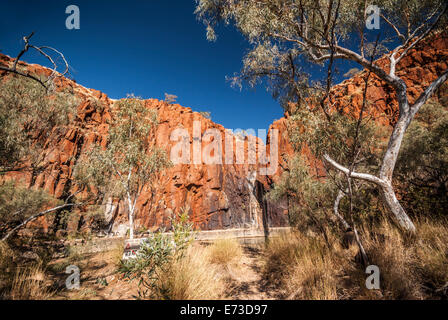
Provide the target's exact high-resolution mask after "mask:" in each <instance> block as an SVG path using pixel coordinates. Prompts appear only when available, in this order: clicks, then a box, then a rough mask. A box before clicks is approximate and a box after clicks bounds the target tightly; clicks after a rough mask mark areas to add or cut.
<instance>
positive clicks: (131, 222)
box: [128, 194, 135, 240]
mask: <svg viewBox="0 0 448 320" xmlns="http://www.w3.org/2000/svg"><path fill="white" fill-rule="evenodd" d="M128 208H129V239H131V240H132V239H134V211H135V206H133V205H132V200H131V196H130V195H129V194H128Z"/></svg>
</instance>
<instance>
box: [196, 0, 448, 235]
mask: <svg viewBox="0 0 448 320" xmlns="http://www.w3.org/2000/svg"><path fill="white" fill-rule="evenodd" d="M370 4H371V3H369V2H368V1H367V0H257V1H253V0H197V7H196V11H195V13H196V15H197V17H198V19H199V20H201V21H203V22H204V23H205V25H206V29H207V38H208V39H209V40H215V39H216V34H215V27H216V25H217V24H218V23H220V22H223V23H224V24H233V25H234V26H235V27H236V28H237V30H238V31H239V32H241V33H242V34H243V35H244V37H245V38H246V39H247V41H248V42H249V44H250V46H251V49H250V51H249V52H248V53H247V54H246V56H245V57H244V59H243V67H242V70H241V72H240V73H239V74H237V75H235V76H234V77H232V78H231V80H232V82H233V84H235V85H241V83H242V82H243V81H245V82H248V84H249V85H250V86H255V85H257V84H259V83H260V82H262V81H263V80H267V85H268V88H269V89H270V90H271V91H272V93H273V95H274V97H276V98H279V99H280V101H281V102H282V103H283V104H284V105H286V104H287V103H288V102H294V103H296V104H297V105H302V106H306V105H307V103H306V101H307V98H309V97H310V96H312V95H315V94H316V93H317V92H319V90H317V89H318V88H316V86H314V85H313V84H314V83H313V81H311V80H310V72H311V69H312V66H313V65H320V66H327V67H328V73H327V81H326V88H324V89H325V90H324V92H325V93H324V94H323V98H322V100H321V101H322V102H325V101H327V102H328V99H327V98H328V92H329V88H330V86H331V81H329V80H331V77H332V72H333V69H334V68H332V64H333V62H334V61H336V60H340V59H343V60H347V61H351V62H354V63H356V64H358V65H359V66H361V67H363V68H365V69H367V70H369V71H370V72H371V73H373V74H375V75H376V76H377V77H379V78H380V79H381V80H383V81H384V82H385V83H386V84H387V85H388V86H390V87H391V88H392V89H393V91H394V92H395V95H396V98H397V101H398V107H399V110H398V111H399V112H398V119H397V121H396V123H395V126H394V128H393V131H392V133H391V135H390V137H389V142H388V145H387V147H386V149H385V152H384V155H383V157H382V161H381V164H380V168H379V170H378V172H377V173H376V174H372V173H364V172H356V171H355V170H351V168H350V167H349V166H348V165H347V164H345V165H344V164H341V163H339V162H337V161H336V160H334V159H335V158H336V157H337V156H338V155H330V154H328V153H325V152H323V156H322V157H323V159H324V160H325V161H326V163H328V164H329V165H331V166H332V167H333V168H334V169H336V170H338V171H340V172H342V173H344V174H345V175H347V176H348V177H350V178H351V179H358V180H362V181H366V182H369V183H373V184H374V185H376V186H377V187H378V188H379V190H380V192H381V194H382V196H383V198H384V202H385V204H386V205H387V207H388V208H389V209H390V211H391V212H392V213H393V215H394V216H395V218H396V219H397V221H398V222H399V224H400V226H401V227H402V228H404V229H405V230H408V231H411V232H415V226H414V224H413V223H412V221H411V219H410V218H409V216H408V215H407V213H406V212H405V210H404V209H403V207H402V206H401V204H400V202H399V201H398V199H397V197H396V194H395V191H394V188H393V184H392V178H393V173H394V168H395V164H396V161H397V157H398V154H399V150H400V146H401V143H402V140H403V137H404V134H405V132H406V129H407V128H408V126H409V125H410V123H411V121H412V120H413V119H414V117H415V115H416V114H417V112H418V111H419V109H420V108H421V106H422V105H423V104H424V103H425V102H426V101H427V100H428V99H429V98H430V97H431V95H432V94H433V93H434V92H435V91H436V90H437V89H438V88H439V87H440V86H441V85H442V84H443V83H444V82H445V81H446V79H447V77H448V70H445V71H443V72H442V73H441V74H440V75H439V76H438V78H437V79H436V80H435V81H434V82H432V83H431V84H430V85H428V86H427V87H426V88H425V90H424V91H423V92H422V93H421V95H420V96H419V97H418V98H417V99H416V100H415V101H414V102H413V103H410V102H409V100H408V95H407V93H408V88H407V86H406V83H405V81H404V80H403V76H404V75H403V74H400V76H398V75H397V72H396V68H397V65H398V64H399V63H400V61H402V60H403V59H404V58H405V57H406V56H407V55H408V54H409V53H410V51H411V50H412V49H413V48H415V47H416V46H417V45H418V44H420V43H421V42H422V41H424V40H425V39H427V38H428V37H429V36H431V35H432V34H434V33H435V32H439V31H440V30H443V28H444V27H445V26H446V22H447V14H446V13H447V4H446V2H445V1H444V0H409V1H408V0H378V1H374V3H372V4H375V5H376V6H377V7H378V8H379V9H380V10H379V15H380V17H381V22H382V24H383V25H385V26H386V28H384V27H383V28H384V29H385V30H386V31H387V32H384V34H390V36H388V37H384V36H383V37H381V38H379V37H377V33H375V35H373V33H374V32H372V31H370V30H369V29H368V28H367V25H366V20H367V19H368V18H369V11H368V10H367V9H370V8H369V5H370ZM373 38H377V40H373ZM378 40H379V41H378ZM377 42H379V43H377ZM374 43H376V44H374ZM374 47H375V50H372V48H374ZM378 49H379V50H378ZM372 51H377V52H378V54H385V56H386V57H387V59H388V65H387V66H380V65H378V64H376V63H372V59H371V58H372ZM320 105H321V109H322V111H323V112H324V113H325V115H327V118H328V119H330V118H329V114H330V112H331V105H330V104H329V103H321V104H320Z"/></svg>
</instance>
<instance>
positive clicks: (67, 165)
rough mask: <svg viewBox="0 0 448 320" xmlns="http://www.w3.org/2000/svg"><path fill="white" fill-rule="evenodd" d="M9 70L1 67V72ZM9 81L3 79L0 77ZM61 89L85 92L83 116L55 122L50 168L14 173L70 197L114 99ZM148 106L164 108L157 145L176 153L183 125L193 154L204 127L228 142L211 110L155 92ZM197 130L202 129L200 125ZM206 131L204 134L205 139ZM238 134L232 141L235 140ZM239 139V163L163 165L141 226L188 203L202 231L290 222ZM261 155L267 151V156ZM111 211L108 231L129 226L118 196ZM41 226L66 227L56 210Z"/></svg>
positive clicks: (64, 83) (80, 221)
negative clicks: (268, 195)
mask: <svg viewBox="0 0 448 320" xmlns="http://www.w3.org/2000/svg"><path fill="white" fill-rule="evenodd" d="M11 63H12V59H11V58H9V57H7V56H4V55H0V64H3V65H10V64H11ZM20 67H22V68H26V69H27V70H28V71H29V72H33V73H35V74H45V75H49V74H50V71H49V70H48V69H46V68H43V67H41V66H38V65H28V64H26V63H23V62H20ZM1 76H5V74H3V75H2V74H1V73H0V77H1ZM0 80H1V78H0ZM56 85H57V87H58V88H71V90H72V91H73V92H75V94H76V95H77V96H78V97H79V98H80V101H81V103H80V104H79V107H78V109H77V115H76V119H73V121H72V123H71V124H70V126H68V127H64V128H54V129H52V133H51V135H50V137H49V139H48V141H47V143H46V147H45V150H44V167H45V168H46V170H44V171H43V172H40V173H38V174H36V175H33V174H31V173H24V172H14V173H11V174H10V177H12V178H14V179H22V180H24V181H26V183H27V185H28V186H29V187H30V188H43V189H45V190H47V191H48V192H49V193H50V194H52V195H54V196H55V197H56V198H63V197H64V195H66V194H67V193H68V192H70V191H73V188H74V187H73V186H72V174H73V172H72V170H73V167H74V165H75V164H76V161H77V160H78V159H79V157H80V155H81V154H82V153H83V152H85V150H87V148H88V147H89V146H90V145H91V144H93V143H97V144H100V145H102V146H105V145H106V144H107V138H108V129H109V125H108V120H109V119H110V118H111V113H110V110H111V108H113V103H114V101H113V100H111V99H109V98H108V97H107V96H106V95H105V94H104V93H101V92H99V91H96V90H91V89H86V88H84V87H82V86H80V85H78V84H76V83H75V82H74V81H71V80H69V79H66V78H61V79H57V82H56ZM144 103H145V105H146V107H147V108H152V109H155V110H157V113H158V122H159V125H158V127H157V130H156V132H155V133H154V135H153V136H151V137H150V139H151V140H152V141H153V143H154V144H155V145H157V146H158V147H161V148H163V149H164V150H166V152H167V153H168V154H170V152H171V150H172V148H173V146H175V145H176V143H177V140H174V141H171V140H172V139H170V137H171V134H172V133H173V131H174V130H175V129H185V130H186V131H187V132H188V135H189V141H188V143H189V146H190V152H191V157H190V158H193V157H194V156H195V153H196V155H197V150H195V149H193V148H192V146H193V144H194V143H195V142H196V141H197V137H195V134H196V135H198V137H199V139H200V140H201V141H200V142H199V145H200V146H201V149H202V150H204V149H205V148H206V147H207V145H209V142H208V141H206V140H207V139H205V136H204V134H205V133H206V131H207V130H210V129H215V132H218V133H220V135H221V138H222V140H221V144H222V146H225V143H226V130H225V128H224V127H223V126H221V125H218V124H216V123H214V122H212V121H211V120H209V119H207V118H205V117H203V116H202V115H201V114H199V113H197V112H193V111H192V110H191V109H190V108H185V107H182V106H180V105H178V104H168V103H165V102H163V101H159V100H155V99H149V100H145V101H144ZM194 131H196V132H194ZM201 138H202V139H201ZM229 139H230V140H229ZM227 140H229V141H232V142H231V143H232V145H233V150H236V149H237V144H238V145H239V146H242V150H243V153H244V156H245V159H246V161H244V163H243V164H236V162H237V161H236V160H237V159H236V156H235V155H234V156H232V158H233V163H231V164H224V163H227V162H225V159H224V157H225V155H226V153H225V151H226V150H225V151H223V155H222V156H223V161H222V163H223V164H204V163H199V164H193V163H191V164H181V163H180V164H176V165H174V166H173V167H171V168H169V169H167V170H165V171H164V172H162V173H161V174H160V175H159V176H158V177H157V179H155V182H154V181H153V183H152V185H153V187H152V189H150V188H149V183H148V187H147V188H146V189H145V191H144V192H143V194H142V195H141V196H140V197H139V200H138V202H137V212H136V216H135V224H136V227H135V229H136V230H138V229H142V228H144V229H149V230H151V231H154V230H157V229H159V228H160V227H169V225H170V220H169V217H170V216H172V214H173V213H174V212H179V211H180V210H181V208H184V207H189V208H190V211H189V214H190V220H191V221H192V222H193V223H194V225H195V226H196V227H197V228H199V229H202V230H211V229H228V228H259V229H263V228H266V227H267V226H286V225H287V224H288V219H287V208H286V206H282V205H281V204H280V205H279V204H275V205H274V204H272V203H270V202H269V201H267V200H265V199H264V194H265V191H266V190H267V188H268V185H269V182H268V179H267V178H266V177H265V176H262V175H260V174H259V168H260V167H261V166H260V165H259V164H257V163H248V162H249V161H247V159H248V153H249V150H250V149H251V148H252V149H253V148H254V146H253V145H252V146H251V145H250V144H249V142H248V138H241V137H237V136H234V135H227ZM254 145H255V148H257V149H258V150H263V149H264V148H265V146H264V144H263V142H262V141H260V140H258V139H256V140H254ZM260 158H261V157H260ZM103 204H104V208H105V209H104V215H105V219H106V221H107V223H108V226H109V227H108V231H110V232H113V233H116V234H124V233H126V231H127V227H126V226H127V220H128V218H127V215H128V212H127V208H126V206H125V204H124V202H122V201H118V199H112V198H106V199H103ZM75 216H76V218H75V219H72V221H70V222H69V224H68V226H67V228H68V229H69V230H77V229H82V228H83V226H86V227H87V226H88V225H89V221H88V218H87V217H86V215H85V214H84V212H82V210H81V211H80V212H78V214H77V215H75ZM40 223H41V225H42V226H44V228H45V229H46V228H47V227H48V226H50V227H51V226H53V227H54V228H58V227H60V226H57V219H55V218H54V216H53V217H52V216H49V217H46V218H43V219H42V221H40Z"/></svg>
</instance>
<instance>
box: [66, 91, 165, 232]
mask: <svg viewBox="0 0 448 320" xmlns="http://www.w3.org/2000/svg"><path fill="white" fill-rule="evenodd" d="M109 125H110V129H109V138H108V142H107V146H106V147H105V148H103V147H100V146H93V147H91V149H90V150H88V151H87V152H86V153H85V154H84V155H83V156H81V159H80V161H78V163H77V165H76V167H75V170H74V172H75V173H74V175H75V179H76V180H77V181H79V183H80V184H81V185H82V186H83V187H85V188H86V190H91V191H96V192H99V193H100V194H102V195H105V194H108V195H109V196H115V197H117V198H120V199H126V205H127V207H128V211H129V220H130V221H132V220H133V216H134V211H135V206H136V202H137V200H138V198H139V196H140V194H141V192H142V191H143V188H144V187H145V186H151V183H152V182H153V180H154V179H153V178H154V176H155V175H156V174H157V173H158V172H160V171H161V170H163V169H164V168H166V167H168V166H170V165H171V163H170V161H169V159H168V156H167V154H166V152H165V151H164V150H162V149H160V148H158V147H156V146H153V145H152V144H151V140H150V139H149V137H150V136H151V135H152V134H154V130H155V128H156V126H157V112H156V111H155V110H153V109H149V108H148V107H146V106H145V104H144V103H143V101H141V100H140V99H139V98H136V97H134V96H132V95H131V96H129V97H128V98H126V99H122V100H120V101H118V102H116V103H115V105H114V108H113V110H112V120H111V121H110V124H109ZM130 224H132V223H130ZM132 233H133V226H131V235H132Z"/></svg>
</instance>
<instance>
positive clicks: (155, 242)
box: [119, 208, 193, 298]
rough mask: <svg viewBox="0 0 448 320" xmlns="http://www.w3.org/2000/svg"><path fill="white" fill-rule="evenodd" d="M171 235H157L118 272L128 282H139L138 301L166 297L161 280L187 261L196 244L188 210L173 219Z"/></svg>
mask: <svg viewBox="0 0 448 320" xmlns="http://www.w3.org/2000/svg"><path fill="white" fill-rule="evenodd" d="M171 221H172V231H173V232H172V234H166V233H164V232H163V231H160V232H157V233H155V234H154V235H153V236H152V237H149V238H148V239H146V240H145V241H144V242H143V243H142V244H141V246H140V250H139V251H138V253H137V256H136V257H135V258H132V259H129V260H125V261H122V264H121V267H120V268H119V270H120V271H121V272H123V273H124V275H125V277H127V278H129V279H138V280H139V282H138V285H139V291H138V298H148V297H159V296H166V295H167V293H165V288H164V287H162V286H161V285H162V284H163V283H161V282H160V280H159V279H160V278H161V277H163V275H164V274H165V273H166V272H170V271H169V270H170V268H171V267H172V265H174V264H175V263H177V261H178V260H180V259H182V258H184V254H185V251H186V249H187V248H188V247H189V245H190V244H191V242H192V241H193V225H192V224H191V223H189V222H188V209H187V208H186V209H185V210H183V213H182V214H180V215H179V216H178V217H174V218H172V219H171Z"/></svg>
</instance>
